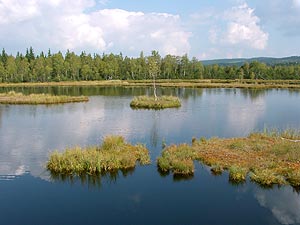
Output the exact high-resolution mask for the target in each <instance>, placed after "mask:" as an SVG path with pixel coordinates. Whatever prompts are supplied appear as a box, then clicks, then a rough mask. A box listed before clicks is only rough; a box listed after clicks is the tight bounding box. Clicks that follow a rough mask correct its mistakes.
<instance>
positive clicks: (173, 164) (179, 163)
mask: <svg viewBox="0 0 300 225" xmlns="http://www.w3.org/2000/svg"><path fill="white" fill-rule="evenodd" d="M196 158H197V154H196V152H195V151H194V149H192V148H190V146H189V145H186V144H182V145H178V146H176V145H171V146H169V147H167V148H166V149H165V150H163V152H162V156H161V157H159V158H157V165H158V167H159V169H160V170H161V171H162V172H167V173H168V172H170V171H171V172H173V173H174V174H175V175H177V174H181V175H185V176H189V175H191V174H193V173H194V163H193V160H195V159H196Z"/></svg>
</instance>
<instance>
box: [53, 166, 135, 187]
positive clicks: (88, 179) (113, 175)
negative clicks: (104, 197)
mask: <svg viewBox="0 0 300 225" xmlns="http://www.w3.org/2000/svg"><path fill="white" fill-rule="evenodd" d="M134 171H135V168H130V169H122V170H115V171H106V172H102V173H99V174H96V175H86V174H82V175H72V174H61V173H53V172H50V181H52V182H63V183H69V184H71V185H75V184H77V183H80V184H81V185H83V186H88V187H93V188H97V189H101V188H102V184H103V181H104V180H105V183H107V182H109V183H116V182H117V180H118V178H120V177H121V176H122V177H127V176H130V175H132V174H133V173H134Z"/></svg>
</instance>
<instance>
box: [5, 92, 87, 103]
mask: <svg viewBox="0 0 300 225" xmlns="http://www.w3.org/2000/svg"><path fill="white" fill-rule="evenodd" d="M88 100H89V99H88V97H85V96H66V95H58V96H55V95H49V94H30V95H24V94H22V93H16V92H14V91H11V92H8V93H2V94H0V104H28V105H38V104H59V103H70V102H87V101H88Z"/></svg>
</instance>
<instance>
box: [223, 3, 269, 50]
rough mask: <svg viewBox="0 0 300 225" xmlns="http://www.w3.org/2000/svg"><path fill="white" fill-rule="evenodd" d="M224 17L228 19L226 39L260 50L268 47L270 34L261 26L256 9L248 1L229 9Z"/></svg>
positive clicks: (232, 42)
mask: <svg viewBox="0 0 300 225" xmlns="http://www.w3.org/2000/svg"><path fill="white" fill-rule="evenodd" d="M224 18H225V19H226V20H227V21H228V23H227V30H226V31H225V39H224V41H226V42H228V43H230V44H245V45H248V46H250V47H252V48H254V49H260V50H262V49H265V48H266V46H267V42H268V36H269V35H268V33H266V32H264V31H263V30H262V28H261V27H260V26H259V22H260V19H259V18H258V17H257V16H256V15H255V14H254V9H252V8H250V7H248V5H247V4H246V3H244V4H242V5H240V6H237V7H233V8H232V9H230V10H229V11H227V12H226V13H225V16H224Z"/></svg>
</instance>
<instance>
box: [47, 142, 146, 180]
mask: <svg viewBox="0 0 300 225" xmlns="http://www.w3.org/2000/svg"><path fill="white" fill-rule="evenodd" d="M137 161H139V162H140V164H141V165H146V164H149V163H150V156H149V152H148V150H147V149H146V148H145V147H144V146H143V145H140V144H138V145H135V146H133V145H130V144H128V143H126V142H125V140H124V138H123V137H120V136H109V137H106V138H105V139H104V140H103V143H102V145H101V146H90V147H87V148H84V149H82V148H80V147H75V148H68V149H66V150H65V152H63V153H59V152H57V151H55V152H53V153H52V154H51V155H50V159H49V161H48V163H47V169H48V170H49V171H51V172H52V173H56V174H77V175H81V174H100V173H102V172H106V171H116V170H122V169H125V170H126V169H130V168H134V167H135V165H136V162H137Z"/></svg>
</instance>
